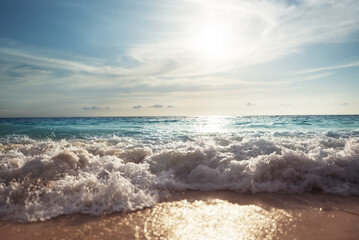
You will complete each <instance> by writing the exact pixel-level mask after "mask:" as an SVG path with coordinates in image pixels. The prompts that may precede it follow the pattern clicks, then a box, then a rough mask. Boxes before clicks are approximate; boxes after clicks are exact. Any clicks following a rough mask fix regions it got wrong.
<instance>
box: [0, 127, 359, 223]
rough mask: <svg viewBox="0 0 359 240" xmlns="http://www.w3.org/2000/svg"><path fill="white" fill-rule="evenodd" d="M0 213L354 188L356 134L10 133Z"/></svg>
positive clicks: (22, 216) (102, 210)
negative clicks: (189, 193)
mask: <svg viewBox="0 0 359 240" xmlns="http://www.w3.org/2000/svg"><path fill="white" fill-rule="evenodd" d="M0 181H1V182H0V219H14V220H20V221H38V220H45V219H49V218H52V217H55V216H59V215H62V214H74V213H86V214H92V215H101V214H106V213H111V212H118V211H132V210H136V209H141V208H144V207H148V206H152V205H153V204H154V203H156V202H158V201H159V200H161V199H162V198H164V197H166V196H168V194H171V193H172V192H176V191H180V190H185V189H194V190H234V191H239V192H252V193H256V192H290V193H292V192H304V191H323V192H328V193H334V194H343V195H348V194H352V195H359V138H358V137H355V136H354V137H350V138H345V137H333V136H325V135H321V136H317V135H308V134H307V135H305V136H304V137H303V136H301V135H293V134H290V135H289V136H288V135H286V134H267V135H266V134H261V135H256V134H250V133H246V134H242V135H233V134H223V135H211V134H207V135H201V136H197V137H191V138H183V139H182V140H178V139H177V140H173V141H162V140H161V139H159V140H158V141H156V140H148V139H147V140H135V139H132V138H120V137H113V138H109V139H88V140H71V141H70V140H61V141H52V140H38V141H35V140H32V139H29V138H21V137H17V138H12V139H6V140H2V143H1V144H0Z"/></svg>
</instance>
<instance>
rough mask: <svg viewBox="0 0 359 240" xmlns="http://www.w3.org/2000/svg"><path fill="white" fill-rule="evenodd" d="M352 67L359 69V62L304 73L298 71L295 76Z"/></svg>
mask: <svg viewBox="0 0 359 240" xmlns="http://www.w3.org/2000/svg"><path fill="white" fill-rule="evenodd" d="M352 67H359V61H356V62H352V63H348V64H342V65H335V66H328V67H321V68H312V69H306V70H302V71H297V72H295V73H294V74H307V73H314V72H321V71H327V70H334V69H342V68H352Z"/></svg>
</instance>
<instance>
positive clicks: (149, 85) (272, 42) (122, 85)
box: [0, 0, 359, 117]
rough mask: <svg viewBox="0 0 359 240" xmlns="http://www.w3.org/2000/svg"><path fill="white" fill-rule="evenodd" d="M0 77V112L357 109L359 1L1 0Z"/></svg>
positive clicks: (117, 113) (102, 113)
mask: <svg viewBox="0 0 359 240" xmlns="http://www.w3.org/2000/svg"><path fill="white" fill-rule="evenodd" d="M0 84H1V85H0V86H1V88H0V117H38V116H41V117H46V116H141V115H146V116H147V115H252V114H255V115H260V114H266V115H267V114H359V94H358V92H359V3H358V2H357V1H356V0H341V1H336V0H332V1H328V0H326V1H324V0H303V1H285V0H270V1H258V0H253V1H244V0H182V1H181V0H178V1H174V0H173V1H169V0H166V1H165V0H153V1H145V0H132V1H119V0H117V1H115V0H108V1H94V0H92V1H89V0H87V1H85V0H83V1H73V0H72V1H67V0H64V1H51V0H32V1H18V0H3V1H1V2H0Z"/></svg>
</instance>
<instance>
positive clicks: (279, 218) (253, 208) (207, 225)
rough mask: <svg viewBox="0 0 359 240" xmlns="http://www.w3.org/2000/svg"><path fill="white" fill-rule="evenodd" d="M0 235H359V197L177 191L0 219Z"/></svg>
mask: <svg viewBox="0 0 359 240" xmlns="http://www.w3.org/2000/svg"><path fill="white" fill-rule="evenodd" d="M0 236H1V239H3V240H5V239H37V240H42V239H326V240H327V239H359V197H353V196H348V197H345V196H337V195H330V194H320V193H304V194H281V193H261V194H255V195H253V194H239V193H235V192H227V191H217V192H197V191H187V192H183V193H179V194H176V195H174V196H173V197H171V199H168V200H167V201H164V202H161V203H158V204H156V205H154V206H153V207H151V208H147V209H144V210H140V211H136V212H130V213H117V214H110V215H107V216H101V217H92V216H86V215H73V216H61V217H58V218H55V219H52V220H49V221H45V222H36V223H14V222H5V221H3V222H0Z"/></svg>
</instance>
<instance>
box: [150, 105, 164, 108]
mask: <svg viewBox="0 0 359 240" xmlns="http://www.w3.org/2000/svg"><path fill="white" fill-rule="evenodd" d="M163 107H164V106H163V105H162V104H155V105H152V106H149V108H163Z"/></svg>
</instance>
